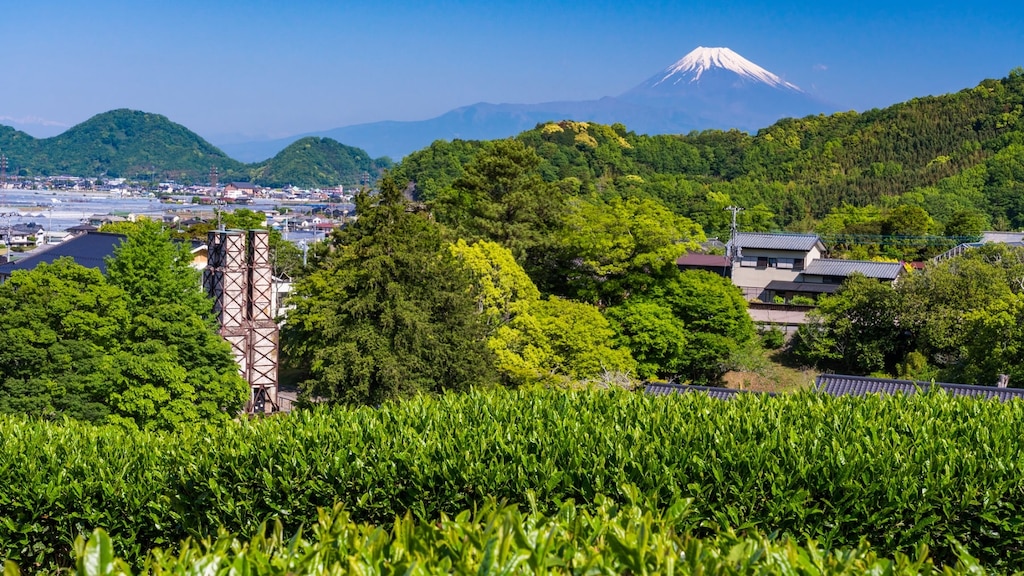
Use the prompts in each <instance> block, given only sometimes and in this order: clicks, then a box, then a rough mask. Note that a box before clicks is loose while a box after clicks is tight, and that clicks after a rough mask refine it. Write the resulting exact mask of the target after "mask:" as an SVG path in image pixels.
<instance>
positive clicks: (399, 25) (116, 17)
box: [0, 0, 1024, 144]
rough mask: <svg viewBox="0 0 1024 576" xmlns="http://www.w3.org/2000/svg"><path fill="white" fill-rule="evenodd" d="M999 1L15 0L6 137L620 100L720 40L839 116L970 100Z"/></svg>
mask: <svg viewBox="0 0 1024 576" xmlns="http://www.w3.org/2000/svg"><path fill="white" fill-rule="evenodd" d="M1021 29H1024V14H1022V13H1021V11H1020V10H1019V9H1018V8H1017V7H1015V6H1014V5H1013V3H1007V2H995V1H988V0H983V1H981V2H974V3H970V4H966V3H959V2H957V3H954V2H927V3H926V2H899V3H891V2H875V1H871V2H862V3H844V4H841V5H836V6H832V5H822V4H819V3H814V2H803V1H787V2H771V3H767V2H733V3H713V4H702V5H695V4H689V3H685V4H682V3H671V2H654V1H644V2H634V3H628V4H626V3H615V2H586V3H583V2H536V1H526V2H515V3H511V2H500V3H475V2H463V1H447V2H435V3H430V5H421V4H419V3H412V2H401V1H384V2H373V3H369V2H357V3H348V2H346V3H338V2H329V1H318V0H299V1H297V2H289V3H287V4H285V3H276V2H241V1H238V0H227V1H223V2H218V3H215V4H211V3H208V2H201V1H199V0H183V1H181V2H175V3H166V4H165V3H159V4H139V3H132V2H125V1H119V0H97V1H95V2H89V3H84V2H74V1H71V0H55V1H51V2H21V3H12V4H10V5H7V6H5V7H4V9H3V14H2V17H0V38H2V39H3V40H2V42H3V45H4V50H3V51H2V54H3V55H2V56H0V62H2V63H3V68H4V70H5V81H4V86H3V89H2V90H0V124H5V125H10V126H14V127H15V128H18V129H21V130H24V131H26V132H28V133H29V134H32V135H33V136H37V137H46V136H52V135H55V134H58V133H60V132H62V131H63V130H65V129H66V128H68V127H70V126H73V125H75V124H77V123H80V122H82V121H85V120H87V119H88V118H90V117H91V116H93V115H95V114H98V113H101V112H104V111H107V110H111V109H115V108H132V109H137V110H145V111H147V112H154V113H158V114H164V115H166V116H167V117H168V118H170V119H171V120H173V121H175V122H178V123H181V124H184V125H186V126H188V127H189V128H191V129H192V130H194V131H196V132H198V133H199V134H200V135H202V136H204V137H205V138H207V139H209V140H211V141H212V142H214V143H215V144H225V143H230V142H239V141H245V140H252V139H261V138H279V137H283V136H290V135H293V134H298V133H303V132H310V131H316V130H327V129H330V128H335V127H340V126H345V125H350V124H358V123H364V122H374V121H379V120H421V119H426V118H430V117H434V116H437V115H440V114H443V113H444V112H446V111H448V110H450V109H452V108H455V107H459V106H464V105H467V104H472V103H476V102H493V103H499V102H510V103H534V102H545V101H556V100H584V99H596V98H601V97H603V96H614V95H618V94H620V93H622V92H623V91H625V90H627V89H629V88H630V87H632V86H634V85H636V84H637V83H638V82H640V81H642V80H643V79H644V78H647V77H648V76H650V75H651V74H653V73H656V72H657V71H658V70H661V69H663V68H664V67H665V66H667V65H669V64H671V63H672V62H674V61H675V60H677V59H678V58H680V57H682V56H683V55H684V54H686V53H687V52H689V51H690V50H692V49H693V48H694V47H695V46H698V45H703V46H728V47H730V48H732V49H734V50H736V51H737V52H738V53H740V54H742V55H744V56H745V57H747V58H749V59H751V60H752V61H753V62H755V63H757V64H758V65H760V66H763V67H764V68H766V69H768V70H771V71H772V72H774V73H776V74H779V75H780V76H781V77H782V78H783V80H785V81H787V82H791V83H793V84H795V85H797V86H800V87H801V88H802V89H804V90H806V91H807V92H808V93H810V94H812V95H814V96H816V97H818V98H821V99H823V100H825V101H829V102H832V103H835V104H836V105H837V106H838V107H839V108H841V109H854V110H865V109H869V108H873V107H884V106H887V105H890V104H893V103H895V102H899V101H904V100H907V99H910V98H913V97H917V96H925V95H930V94H942V93H946V92H951V91H956V90H960V89H962V88H966V87H971V86H973V85H975V84H977V83H978V82H979V81H980V80H982V79H984V78H998V77H1003V76H1005V75H1006V74H1007V73H1008V72H1009V70H1011V69H1012V68H1014V67H1016V66H1020V65H1022V64H1024V60H1022V55H1024V38H1022V36H1021V34H1020V30H1021Z"/></svg>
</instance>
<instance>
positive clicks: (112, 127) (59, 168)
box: [0, 109, 244, 181]
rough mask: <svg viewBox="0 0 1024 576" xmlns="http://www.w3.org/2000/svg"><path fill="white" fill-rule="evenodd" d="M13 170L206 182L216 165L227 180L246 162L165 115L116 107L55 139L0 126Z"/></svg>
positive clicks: (0, 136)
mask: <svg viewBox="0 0 1024 576" xmlns="http://www.w3.org/2000/svg"><path fill="white" fill-rule="evenodd" d="M0 150H4V151H5V154H7V156H8V158H9V162H10V164H11V167H12V172H14V173H18V172H22V171H24V172H23V173H25V174H26V175H52V174H70V175H75V176H88V177H94V176H124V177H131V178H140V177H141V178H161V179H162V178H177V179H182V180H190V179H191V180H200V181H205V180H206V175H207V174H208V173H209V171H210V167H211V166H216V167H217V169H218V171H219V173H220V174H221V175H222V177H224V178H228V177H231V176H236V175H240V174H241V173H243V169H244V166H243V164H242V163H241V162H238V161H236V160H232V159H231V158H229V157H228V156H227V155H226V154H224V153H223V152H221V151H220V150H218V149H217V148H216V147H214V146H213V145H212V144H210V143H209V142H207V141H205V140H203V139H202V138H201V137H199V136H198V135H197V134H195V133H194V132H192V131H191V130H189V129H187V128H185V127H184V126H182V125H180V124H176V123H174V122H171V121H170V120H168V119H167V118H166V117H165V116H161V115H159V114H149V113H146V112H139V111H135V110H126V109H121V110H112V111H110V112H105V113H103V114H98V115H96V116H93V117H92V118H90V119H89V120H86V121H85V122H83V123H81V124H78V125H77V126H74V127H72V128H71V129H69V130H68V131H66V132H64V133H63V134H60V135H58V136H54V137H52V138H45V139H35V138H32V137H31V136H28V135H27V134H25V133H23V132H17V131H13V130H11V129H9V128H6V127H5V128H4V129H0Z"/></svg>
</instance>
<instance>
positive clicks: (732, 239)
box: [726, 206, 743, 267]
mask: <svg viewBox="0 0 1024 576" xmlns="http://www.w3.org/2000/svg"><path fill="white" fill-rule="evenodd" d="M726 210H728V211H729V212H732V225H731V226H729V247H728V251H727V252H728V253H727V254H726V258H728V259H729V266H730V267H731V266H732V263H733V261H735V260H736V259H738V258H742V257H743V254H742V253H741V250H740V247H739V246H737V245H736V234H737V233H738V228H737V226H736V215H737V214H739V213H740V212H743V208H740V207H738V206H728V207H726Z"/></svg>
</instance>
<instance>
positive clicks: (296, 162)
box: [250, 136, 391, 188]
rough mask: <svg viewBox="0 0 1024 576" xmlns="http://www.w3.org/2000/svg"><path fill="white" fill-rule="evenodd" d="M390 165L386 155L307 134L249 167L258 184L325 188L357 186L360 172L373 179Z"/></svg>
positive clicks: (360, 175)
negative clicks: (371, 156)
mask: <svg viewBox="0 0 1024 576" xmlns="http://www.w3.org/2000/svg"><path fill="white" fill-rule="evenodd" d="M389 167H391V160H389V159H387V158H378V159H376V160H374V159H372V158H370V156H369V155H368V154H367V153H366V151H364V150H362V149H360V148H353V147H352V146H345V145H344V144H339V143H338V142H337V141H335V140H331V139H330V138H316V137H312V136H311V137H308V138H302V139H301V140H297V141H295V142H293V143H291V144H289V145H288V147H287V148H285V149H284V150H282V151H280V152H278V153H277V155H276V156H274V157H273V158H271V159H270V160H267V161H266V162H263V163H260V164H257V165H256V166H255V167H253V168H251V169H250V174H251V175H252V178H253V180H254V181H255V182H256V183H257V184H260V185H261V186H270V187H283V186H289V185H291V186H298V187H300V188H326V187H329V186H338V185H345V186H358V185H360V184H362V183H363V173H364V172H365V173H366V174H368V175H369V177H370V182H376V181H377V179H378V178H379V177H380V175H381V173H382V171H383V170H385V169H387V168H389Z"/></svg>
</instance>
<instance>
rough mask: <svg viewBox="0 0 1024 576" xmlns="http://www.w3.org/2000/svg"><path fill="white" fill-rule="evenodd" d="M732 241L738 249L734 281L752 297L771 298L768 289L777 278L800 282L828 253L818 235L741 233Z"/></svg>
mask: <svg viewBox="0 0 1024 576" xmlns="http://www.w3.org/2000/svg"><path fill="white" fill-rule="evenodd" d="M730 243H731V244H732V247H735V248H736V249H737V250H736V257H735V258H734V259H733V262H732V282H733V284H735V285H736V286H738V287H739V288H740V289H741V290H742V291H743V296H744V297H745V298H746V299H748V300H753V299H761V300H765V299H767V298H768V295H767V294H766V293H765V289H766V288H767V286H768V284H769V283H771V282H773V281H782V282H796V281H797V278H798V277H799V276H800V274H801V273H802V272H803V271H804V268H806V267H807V265H808V264H810V263H811V262H812V261H814V260H817V259H819V258H821V256H822V254H824V252H825V245H824V244H822V242H821V238H819V237H818V235H817V234H783V233H760V232H754V233H752V232H740V233H737V234H736V236H735V237H734V238H733V239H732V240H730Z"/></svg>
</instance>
